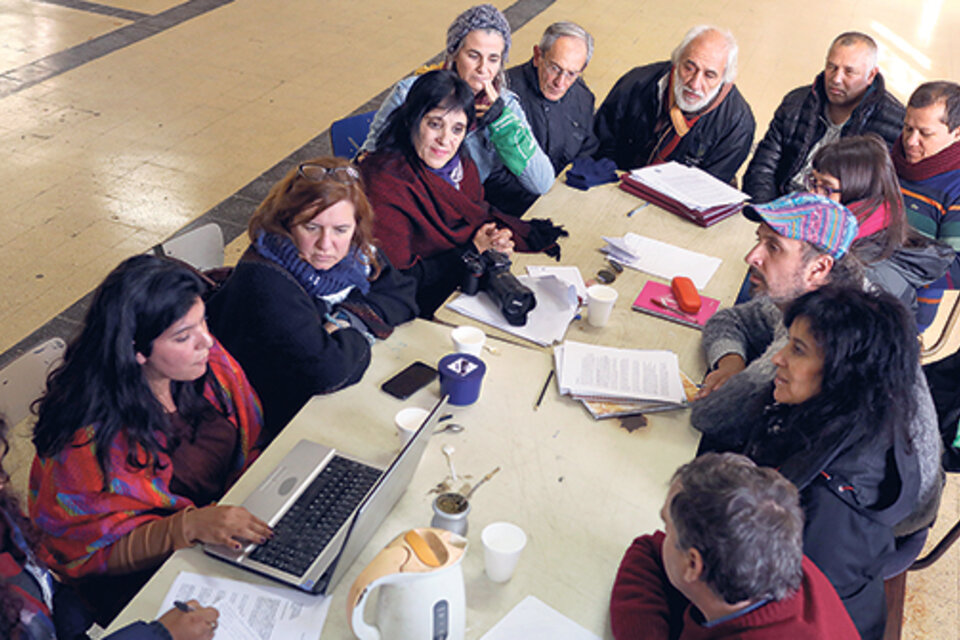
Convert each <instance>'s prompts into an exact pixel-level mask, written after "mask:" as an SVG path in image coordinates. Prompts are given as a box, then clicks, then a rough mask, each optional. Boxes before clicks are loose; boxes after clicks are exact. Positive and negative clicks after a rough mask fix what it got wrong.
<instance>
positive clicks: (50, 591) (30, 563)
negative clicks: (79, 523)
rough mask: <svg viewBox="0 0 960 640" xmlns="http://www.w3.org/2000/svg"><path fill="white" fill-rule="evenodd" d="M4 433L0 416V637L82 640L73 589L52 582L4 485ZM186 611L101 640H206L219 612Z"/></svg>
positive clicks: (86, 620)
mask: <svg viewBox="0 0 960 640" xmlns="http://www.w3.org/2000/svg"><path fill="white" fill-rule="evenodd" d="M6 433H7V428H6V423H5V421H4V420H3V417H2V416H0V638H9V639H10V640H57V638H61V639H63V638H71V639H77V640H79V639H80V638H86V637H87V636H86V635H85V632H86V631H87V630H88V629H89V628H90V626H91V625H92V624H93V619H92V618H91V616H90V615H89V612H87V611H86V609H85V608H84V607H83V605H82V603H81V602H80V601H79V600H78V599H77V596H76V594H75V593H74V592H73V590H72V589H71V588H70V587H69V586H67V585H65V584H63V583H61V582H57V581H56V580H54V578H53V576H52V575H51V574H50V571H49V570H48V569H47V568H46V566H45V565H44V564H43V562H42V561H41V560H40V559H39V558H38V557H37V551H38V548H37V545H38V544H39V540H38V539H37V531H36V528H35V527H34V526H33V525H32V524H31V523H30V521H29V520H27V519H26V518H25V517H24V516H23V514H22V513H21V511H20V505H19V502H18V500H17V498H16V497H15V496H14V494H13V492H12V491H11V490H10V488H9V486H8V484H7V482H8V480H9V476H7V474H6V473H5V472H4V470H3V464H2V463H3V458H4V457H5V455H6V452H7V450H8V445H7V438H6ZM188 605H189V607H190V608H191V610H190V611H183V610H181V609H179V608H173V609H170V610H169V611H167V612H166V613H164V614H163V615H162V616H160V617H159V618H157V619H156V620H154V621H153V622H144V621H138V622H134V623H132V624H129V625H127V626H126V627H124V628H122V629H120V630H119V631H116V632H114V633H111V634H110V635H109V636H106V637H105V639H104V640H171V639H172V640H209V639H210V638H213V635H214V632H215V631H216V629H217V618H218V617H219V613H218V612H217V610H216V609H214V608H212V607H206V608H204V607H201V606H200V603H199V602H197V601H196V600H191V601H190V602H189V603H188Z"/></svg>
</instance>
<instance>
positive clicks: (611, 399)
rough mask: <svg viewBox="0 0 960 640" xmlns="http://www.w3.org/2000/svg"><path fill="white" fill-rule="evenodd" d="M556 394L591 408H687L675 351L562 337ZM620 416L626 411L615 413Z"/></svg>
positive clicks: (557, 353) (555, 351) (556, 354)
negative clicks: (578, 401) (563, 339)
mask: <svg viewBox="0 0 960 640" xmlns="http://www.w3.org/2000/svg"><path fill="white" fill-rule="evenodd" d="M553 358H554V365H555V367H556V371H557V385H558V387H559V390H560V393H562V394H564V395H569V396H571V397H573V398H575V399H577V400H580V401H582V402H583V403H584V405H585V406H586V407H587V409H588V410H590V412H591V414H592V415H593V416H594V417H595V418H600V417H610V416H608V415H598V414H597V413H596V412H595V411H593V410H591V406H594V407H596V406H602V405H604V404H605V403H613V404H617V405H622V404H624V403H626V404H627V405H629V407H630V408H631V409H633V411H631V412H632V413H643V412H649V411H655V410H660V411H663V410H665V409H679V408H683V407H685V406H686V403H687V397H688V396H687V392H686V391H685V390H684V384H683V381H682V379H681V374H680V366H679V364H678V362H677V354H675V353H673V352H672V351H647V350H642V349H617V348H615V347H599V346H596V345H591V344H584V343H582V342H574V341H572V340H566V341H564V343H563V344H562V345H560V346H557V347H554V349H553ZM618 415H626V413H623V412H621V413H619V414H618Z"/></svg>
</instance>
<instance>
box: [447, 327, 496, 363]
mask: <svg viewBox="0 0 960 640" xmlns="http://www.w3.org/2000/svg"><path fill="white" fill-rule="evenodd" d="M450 338H451V339H452V340H453V347H454V349H456V352H457V353H468V354H470V355H472V356H477V357H480V354H481V353H483V344H484V343H485V342H486V341H487V336H486V335H485V334H484V333H483V331H481V330H480V329H478V328H477V327H470V326H466V325H465V326H462V327H457V328H456V329H454V330H453V331H451V332H450Z"/></svg>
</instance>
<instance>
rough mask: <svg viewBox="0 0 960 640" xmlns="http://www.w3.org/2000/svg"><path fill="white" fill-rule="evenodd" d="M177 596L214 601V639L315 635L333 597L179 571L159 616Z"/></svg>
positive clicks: (281, 639) (293, 639) (306, 638)
mask: <svg viewBox="0 0 960 640" xmlns="http://www.w3.org/2000/svg"><path fill="white" fill-rule="evenodd" d="M176 600H180V601H181V602H187V601H188V600H196V601H198V602H199V603H200V604H201V605H203V606H205V607H216V609H217V610H218V611H219V612H220V618H219V619H218V621H217V631H216V635H214V640H317V639H318V638H319V637H320V633H321V632H322V631H323V623H324V622H325V621H326V619H327V612H328V611H329V610H330V600H331V598H330V597H329V596H317V595H312V594H309V593H304V592H302V591H296V590H294V589H291V588H289V587H264V586H258V585H255V584H250V583H247V582H240V581H238V580H230V579H229V578H214V577H212V576H205V575H201V574H199V573H191V572H189V571H183V572H181V573H180V575H178V576H177V579H176V580H174V581H173V585H172V586H171V587H170V590H169V591H168V592H167V596H166V597H165V598H164V599H163V604H162V605H161V606H160V610H159V611H158V612H157V616H158V617H159V616H160V615H161V614H163V613H166V612H167V611H169V610H170V609H172V608H173V606H174V605H173V603H174V601H176Z"/></svg>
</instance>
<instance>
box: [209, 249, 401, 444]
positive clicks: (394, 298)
mask: <svg viewBox="0 0 960 640" xmlns="http://www.w3.org/2000/svg"><path fill="white" fill-rule="evenodd" d="M378 257H379V259H380V261H381V264H382V265H383V268H382V270H381V272H380V276H379V277H378V278H377V279H376V280H374V281H373V282H371V283H370V291H369V292H368V293H367V295H366V296H364V295H363V294H361V293H360V292H359V291H357V290H356V289H354V290H353V291H351V292H350V294H349V295H348V296H347V299H346V301H345V302H348V301H351V300H354V299H358V301H362V302H364V303H366V304H367V305H369V307H370V308H371V309H372V310H373V311H374V312H375V313H376V315H377V316H379V317H380V319H381V320H383V321H384V322H386V323H387V324H389V325H390V326H396V325H398V324H401V323H403V322H406V321H407V320H411V319H413V318H414V317H415V316H416V315H417V307H416V303H415V302H414V299H415V295H416V282H415V281H414V280H413V278H410V277H408V276H404V275H403V274H402V273H400V272H399V271H398V270H396V269H395V268H394V267H393V266H392V265H391V264H390V263H389V262H388V261H387V259H386V256H384V255H383V253H379V254H378ZM326 306H327V303H326V302H325V301H323V300H314V299H313V298H311V297H310V296H309V295H308V294H307V292H306V291H305V290H304V289H303V287H301V286H300V284H298V283H297V281H296V280H294V279H293V276H291V275H290V274H289V273H287V272H286V271H285V270H284V269H283V267H280V266H279V265H276V264H274V263H272V262H268V261H266V260H265V259H263V258H261V257H260V256H259V254H257V253H256V251H254V250H253V249H252V248H250V249H247V252H246V253H245V254H244V255H243V257H242V258H241V259H240V262H238V263H237V266H236V268H235V269H234V270H233V273H232V274H231V275H230V278H229V279H228V280H227V282H226V283H224V285H223V287H222V288H221V289H220V290H219V291H218V292H217V293H216V294H215V295H214V296H213V298H211V299H210V303H209V305H208V314H209V317H210V330H211V331H212V332H213V334H214V335H215V336H217V338H218V339H219V340H220V342H222V343H223V345H224V346H225V347H226V348H227V350H228V351H229V352H230V353H231V354H232V355H233V357H235V358H236V359H237V361H238V362H239V363H240V366H241V367H243V370H244V372H246V374H247V378H249V379H250V383H251V384H252V385H253V387H254V389H256V391H257V394H258V395H259V396H260V400H261V401H262V402H263V414H264V416H263V417H264V429H263V432H264V435H263V436H261V439H262V441H264V443H266V442H269V441H270V440H271V439H272V438H273V437H274V436H276V434H277V433H279V432H280V430H281V429H283V427H284V426H286V424H287V422H289V421H290V419H291V418H292V417H293V416H294V415H295V414H296V413H297V412H298V411H299V410H300V408H301V407H303V405H304V404H305V403H306V402H307V400H309V399H310V398H311V397H312V396H313V395H315V394H318V393H328V392H331V391H336V390H338V389H341V388H343V387H346V386H349V385H351V384H354V383H356V382H358V381H359V380H360V378H361V377H362V376H363V373H364V371H366V370H367V366H368V365H369V364H370V345H369V343H368V342H367V339H366V338H365V337H364V335H363V334H362V333H360V331H358V330H356V329H353V328H346V329H340V330H339V331H335V332H333V333H327V331H326V329H324V326H323V325H324V323H325V321H324V318H323V314H324V313H325V312H327V311H328V310H329V309H327V308H326Z"/></svg>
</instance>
